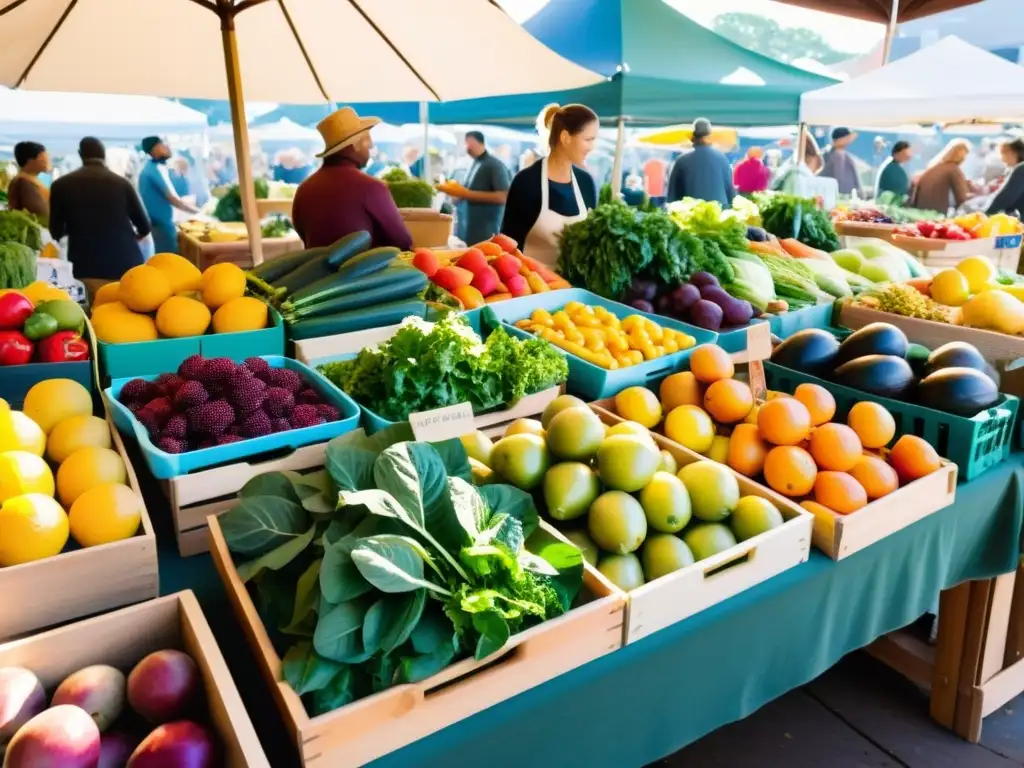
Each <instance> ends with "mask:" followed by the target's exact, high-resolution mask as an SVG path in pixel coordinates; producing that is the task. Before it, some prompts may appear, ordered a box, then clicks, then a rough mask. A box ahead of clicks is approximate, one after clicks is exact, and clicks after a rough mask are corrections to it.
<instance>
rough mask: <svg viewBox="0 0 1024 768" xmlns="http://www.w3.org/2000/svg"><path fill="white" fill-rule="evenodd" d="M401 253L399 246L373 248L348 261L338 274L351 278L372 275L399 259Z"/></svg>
mask: <svg viewBox="0 0 1024 768" xmlns="http://www.w3.org/2000/svg"><path fill="white" fill-rule="evenodd" d="M399 253H400V251H399V250H398V249H397V248H371V249H370V250H368V251H364V252H363V253H360V254H359V255H358V256H355V257H354V258H351V259H349V260H348V261H346V262H345V263H344V264H343V265H342V266H341V269H339V270H338V274H339V275H344V276H345V277H346V278H348V279H349V280H354V279H355V278H357V277H363V276H364V275H372V274H373V273H374V272H379V271H380V270H382V269H384V267H386V266H388V264H390V263H391V262H393V261H394V260H395V259H397V258H398V254H399Z"/></svg>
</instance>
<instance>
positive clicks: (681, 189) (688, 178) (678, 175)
mask: <svg viewBox="0 0 1024 768" xmlns="http://www.w3.org/2000/svg"><path fill="white" fill-rule="evenodd" d="M710 137H711V121H710V120H707V119H705V118H703V117H699V118H697V119H696V120H694V121H693V137H692V142H693V151H692V152H687V153H686V154H684V155H681V156H680V157H678V158H677V159H676V161H675V162H674V163H672V172H671V173H670V174H669V177H668V196H667V201H668V202H670V203H674V202H675V201H677V200H682V199H683V198H684V197H692V198H696V199H697V200H710V201H714V202H717V203H719V204H720V205H721V206H722V207H723V208H729V207H730V206H731V205H732V199H733V198H734V197H736V188H735V187H734V186H733V183H732V167H731V166H730V165H729V159H728V158H727V157H726V156H725V155H724V154H723V153H722V152H721V151H720V150H718V149H715V148H714V147H713V146H711V141H710Z"/></svg>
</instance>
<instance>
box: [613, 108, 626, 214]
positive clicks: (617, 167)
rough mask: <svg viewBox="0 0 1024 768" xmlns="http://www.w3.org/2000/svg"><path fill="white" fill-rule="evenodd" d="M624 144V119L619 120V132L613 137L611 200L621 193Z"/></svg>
mask: <svg viewBox="0 0 1024 768" xmlns="http://www.w3.org/2000/svg"><path fill="white" fill-rule="evenodd" d="M625 143H626V119H625V118H624V117H620V118H619V130H618V133H617V135H616V136H615V160H614V161H613V162H612V199H613V200H617V199H618V198H619V195H620V194H621V193H622V152H623V149H624V147H625Z"/></svg>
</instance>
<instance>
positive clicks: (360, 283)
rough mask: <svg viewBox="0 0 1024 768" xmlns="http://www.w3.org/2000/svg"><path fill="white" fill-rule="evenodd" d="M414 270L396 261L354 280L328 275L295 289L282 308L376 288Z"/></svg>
mask: <svg viewBox="0 0 1024 768" xmlns="http://www.w3.org/2000/svg"><path fill="white" fill-rule="evenodd" d="M414 272H419V270H418V269H416V267H411V266H409V265H408V264H401V263H398V264H392V265H391V266H389V267H386V268H385V269H382V270H381V271H380V272H374V273H373V274H372V275H364V276H363V277H357V278H356V279H355V280H349V279H348V278H347V277H346V276H345V275H337V274H334V275H328V276H327V277H323V278H321V279H319V280H317V281H316V282H315V283H310V284H309V285H307V286H306V287H305V288H300V289H299V290H297V291H296V292H295V293H293V294H292V295H291V298H290V299H289V300H288V301H287V302H286V303H285V305H284V306H283V307H282V308H283V309H284V310H286V311H297V310H299V309H300V308H303V307H308V306H310V305H312V304H319V303H320V302H322V301H327V300H328V299H333V298H336V297H338V296H345V295H347V294H350V293H355V292H357V291H364V290H367V289H369V288H376V287H377V286H379V285H384V284H386V283H388V282H390V281H392V280H398V279H400V278H403V277H407V276H408V275H410V274H411V273H414ZM420 274H421V275H422V274H423V273H422V272H420Z"/></svg>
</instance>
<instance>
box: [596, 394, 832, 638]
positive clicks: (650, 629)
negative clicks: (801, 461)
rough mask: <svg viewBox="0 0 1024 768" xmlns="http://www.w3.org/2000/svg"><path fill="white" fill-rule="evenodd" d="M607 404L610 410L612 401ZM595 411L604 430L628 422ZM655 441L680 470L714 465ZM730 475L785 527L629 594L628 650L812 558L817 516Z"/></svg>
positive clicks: (660, 438)
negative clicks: (769, 505) (772, 509)
mask: <svg viewBox="0 0 1024 768" xmlns="http://www.w3.org/2000/svg"><path fill="white" fill-rule="evenodd" d="M603 402H605V403H606V404H607V402H608V401H603ZM591 408H592V409H593V410H594V412H595V413H597V415H598V416H600V417H601V421H603V422H604V423H605V424H617V423H619V422H621V421H624V419H623V418H622V417H621V416H618V415H616V414H615V413H614V412H613V411H610V410H607V408H604V407H602V406H601V405H600V403H594V404H592V405H591ZM651 435H652V437H654V441H655V442H656V443H657V444H658V447H659V448H663V449H665V450H667V451H668V452H669V453H671V454H672V456H673V457H674V458H675V460H676V462H677V463H678V464H679V466H680V467H682V466H685V465H686V464H692V463H693V462H695V461H710V459H708V458H707V457H705V456H701V455H700V454H699V453H695V452H693V451H691V450H688V449H686V448H684V447H682V446H681V445H679V444H678V443H675V442H673V441H671V440H669V439H668V438H667V437H665V436H664V435H659V434H657V433H654V432H652V433H651ZM729 472H731V473H732V474H733V475H734V476H735V477H736V481H737V483H739V487H740V494H741V495H743V496H760V497H761V498H764V499H767V500H768V501H770V502H771V503H772V504H774V505H775V506H776V507H778V509H779V511H780V512H781V513H782V516H783V517H784V518H786V522H785V523H783V524H782V525H781V526H780V527H778V528H775V529H773V530H771V531H767V532H766V533H762V534H760V535H758V536H755V537H753V538H752V539H747V540H746V541H741V542H739V543H738V544H737V545H736V546H735V547H730V548H729V549H727V550H725V551H724V552H719V553H718V554H717V555H714V556H712V557H709V558H706V559H704V560H700V561H698V562H696V563H694V564H693V565H690V566H687V567H686V568H681V569H679V570H678V571H675V572H673V573H670V574H668V575H667V576H662V577H661V578H660V579H656V580H655V581H652V582H649V583H647V584H644V585H643V586H642V587H640V588H638V589H634V590H633V591H632V592H630V593H629V605H628V607H627V609H626V634H625V637H624V638H623V643H624V644H627V645H628V644H629V643H632V642H635V641H637V640H640V639H642V638H644V637H647V636H648V635H650V634H652V633H654V632H657V631H658V630H659V629H664V628H665V627H667V626H669V625H671V624H675V623H676V622H679V621H682V620H683V619H686V618H689V617H690V616H693V615H694V614H696V613H700V612H701V611H703V610H704V609H705V608H710V607H711V606H713V605H716V604H717V603H720V602H722V601H724V600H728V599H729V598H730V597H733V596H735V595H738V594H739V593H740V592H743V591H744V590H746V589H749V588H750V587H753V586H756V585H757V584H760V583H761V582H762V581H766V580H768V579H770V578H771V577H772V576H777V575H778V574H780V573H782V572H783V571H787V570H789V569H790V568H793V567H794V566H797V565H799V564H800V563H802V562H804V561H806V560H807V558H808V557H809V556H810V549H811V528H812V524H813V521H814V517H813V515H811V514H810V513H809V512H808V511H807V510H805V509H804V508H803V507H801V506H800V505H798V504H796V503H795V502H794V501H792V500H791V499H787V498H786V497H785V496H782V495H781V494H778V493H775V491H773V490H771V489H770V488H766V487H765V486H763V485H761V484H759V483H756V482H754V481H753V480H751V479H750V478H748V477H745V476H743V475H741V474H739V473H738V472H734V471H733V470H731V469H730V470H729Z"/></svg>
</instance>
